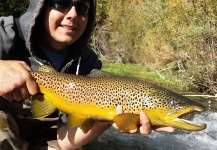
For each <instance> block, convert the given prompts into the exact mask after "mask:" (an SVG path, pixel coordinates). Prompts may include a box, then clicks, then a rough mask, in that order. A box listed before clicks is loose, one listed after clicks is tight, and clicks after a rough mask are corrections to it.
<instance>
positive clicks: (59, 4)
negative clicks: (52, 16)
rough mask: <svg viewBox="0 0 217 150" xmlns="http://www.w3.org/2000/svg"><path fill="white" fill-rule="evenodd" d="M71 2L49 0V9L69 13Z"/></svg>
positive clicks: (66, 0)
mask: <svg viewBox="0 0 217 150" xmlns="http://www.w3.org/2000/svg"><path fill="white" fill-rule="evenodd" d="M71 5H72V0H51V7H52V8H54V9H56V10H58V11H63V12H64V11H69V10H70V8H71Z"/></svg>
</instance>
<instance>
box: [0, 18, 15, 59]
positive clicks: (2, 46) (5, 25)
mask: <svg viewBox="0 0 217 150" xmlns="http://www.w3.org/2000/svg"><path fill="white" fill-rule="evenodd" d="M15 41H16V40H15V23H14V18H13V16H9V17H0V59H8V58H9V56H10V51H11V49H12V48H13V47H14V45H15Z"/></svg>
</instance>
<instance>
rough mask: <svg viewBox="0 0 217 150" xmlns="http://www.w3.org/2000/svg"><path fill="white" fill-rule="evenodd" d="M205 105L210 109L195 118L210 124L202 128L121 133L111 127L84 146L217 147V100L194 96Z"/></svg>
mask: <svg viewBox="0 0 217 150" xmlns="http://www.w3.org/2000/svg"><path fill="white" fill-rule="evenodd" d="M191 99H194V100H196V101H198V102H200V103H202V104H203V105H205V106H206V108H207V111H206V112H204V113H202V114H196V115H195V117H194V121H195V122H203V123H206V124H207V128H206V129H205V130H203V131H196V132H189V131H183V130H176V131H175V132H174V133H159V132H154V131H153V132H152V133H151V134H150V135H141V134H126V133H119V132H118V131H116V130H115V129H113V128H112V127H111V128H110V129H108V130H107V131H106V132H105V133H104V134H102V135H101V136H100V137H99V138H98V139H97V140H95V141H93V142H91V143H89V144H88V145H86V146H84V148H83V149H84V150H217V112H216V108H217V101H216V100H215V99H205V98H200V99H199V98H197V99H196V98H191Z"/></svg>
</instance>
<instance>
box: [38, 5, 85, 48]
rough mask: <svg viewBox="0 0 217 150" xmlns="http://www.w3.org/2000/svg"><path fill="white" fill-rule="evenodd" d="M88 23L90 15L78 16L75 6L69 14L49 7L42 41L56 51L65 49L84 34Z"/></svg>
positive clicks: (46, 12)
mask: <svg viewBox="0 0 217 150" xmlns="http://www.w3.org/2000/svg"><path fill="white" fill-rule="evenodd" d="M87 22H88V15H78V14H77V12H76V8H75V6H73V7H72V8H71V9H70V10H69V11H67V12H60V11H57V10H54V9H52V8H50V7H47V9H46V11H45V21H44V26H45V33H44V35H43V33H42V36H43V37H42V39H43V40H44V42H45V43H46V44H48V45H49V46H50V47H52V48H54V49H56V50H62V49H65V48H67V47H68V46H69V45H70V44H72V43H73V42H75V41H76V40H77V39H78V38H79V37H80V36H81V35H82V34H83V32H84V30H85V28H86V26H87Z"/></svg>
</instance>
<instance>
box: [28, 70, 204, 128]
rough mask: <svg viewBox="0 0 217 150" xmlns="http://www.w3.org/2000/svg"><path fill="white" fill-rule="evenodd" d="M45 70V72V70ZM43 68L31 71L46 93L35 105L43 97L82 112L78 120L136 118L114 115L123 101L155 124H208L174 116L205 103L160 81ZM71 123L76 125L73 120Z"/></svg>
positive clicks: (71, 111) (66, 109) (69, 110)
mask: <svg viewBox="0 0 217 150" xmlns="http://www.w3.org/2000/svg"><path fill="white" fill-rule="evenodd" d="M44 70H45V71H46V72H43V71H44ZM44 70H43V71H41V70H40V71H37V72H31V74H32V76H33V77H34V79H35V80H36V82H37V83H38V85H39V87H40V90H41V92H42V93H43V94H44V97H38V99H39V101H36V102H35V103H36V105H40V103H41V100H40V99H43V100H44V101H45V102H46V104H45V105H51V107H50V108H52V109H55V107H56V108H58V109H60V110H61V111H63V112H66V113H69V114H70V116H71V117H69V118H70V119H73V118H74V117H75V114H77V115H78V114H79V116H77V117H78V118H80V119H77V124H80V123H79V122H80V121H81V120H82V119H84V120H85V119H87V118H92V119H98V120H100V119H102V120H112V118H114V121H117V122H118V120H122V119H121V118H124V119H126V120H131V119H132V118H135V117H134V116H132V115H129V116H127V117H126V118H125V117H124V115H122V117H120V118H119V115H118V116H115V112H116V106H117V105H122V107H123V108H124V110H125V111H127V112H128V113H133V114H135V115H136V114H139V113H140V112H142V111H144V112H145V113H146V114H147V115H148V117H149V119H150V121H151V123H152V125H166V126H169V125H171V126H174V127H179V128H183V129H187V130H190V128H191V129H192V130H201V129H203V128H205V125H203V126H195V125H191V124H188V123H186V122H184V121H176V120H175V118H176V119H177V117H179V116H181V115H182V114H185V113H188V112H191V111H204V110H205V109H204V107H203V106H201V105H200V104H197V103H195V102H193V101H191V100H189V99H187V98H186V97H183V96H181V95H179V94H177V93H174V92H172V91H169V90H166V89H164V88H161V87H159V86H157V85H154V84H150V83H147V82H145V81H142V80H138V79H135V78H127V77H120V76H115V75H110V74H107V73H103V72H101V71H97V72H94V73H91V74H90V75H88V76H76V75H70V74H64V73H58V72H56V71H54V70H49V68H48V70H47V69H44ZM97 73H99V74H97ZM100 73H102V75H100ZM46 99H48V100H49V101H47V100H46ZM52 105H54V106H55V107H53V106H52ZM41 107H44V105H41ZM37 109H39V107H33V112H34V114H38V113H39V112H38V111H37ZM41 115H43V114H41ZM44 115H46V113H44ZM38 116H40V115H38ZM117 118H118V119H117ZM130 118H131V119H130ZM136 118H137V119H135V120H132V122H133V124H135V123H136V122H138V119H139V118H138V115H137V117H136ZM166 118H167V119H166ZM79 120H80V121H79ZM134 121H135V122H134ZM84 122H85V121H84ZM120 122H121V123H120ZM122 122H123V121H119V123H118V125H120V126H122V127H123V128H126V129H128V127H127V125H128V126H131V127H132V128H134V127H135V125H133V124H132V125H129V121H128V123H127V124H126V125H123V123H122ZM125 123H126V122H125ZM186 124H187V125H186ZM69 125H71V126H73V127H74V126H75V124H74V123H72V122H71V121H70V122H69ZM184 125H185V126H186V127H184ZM85 131H86V130H85Z"/></svg>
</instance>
